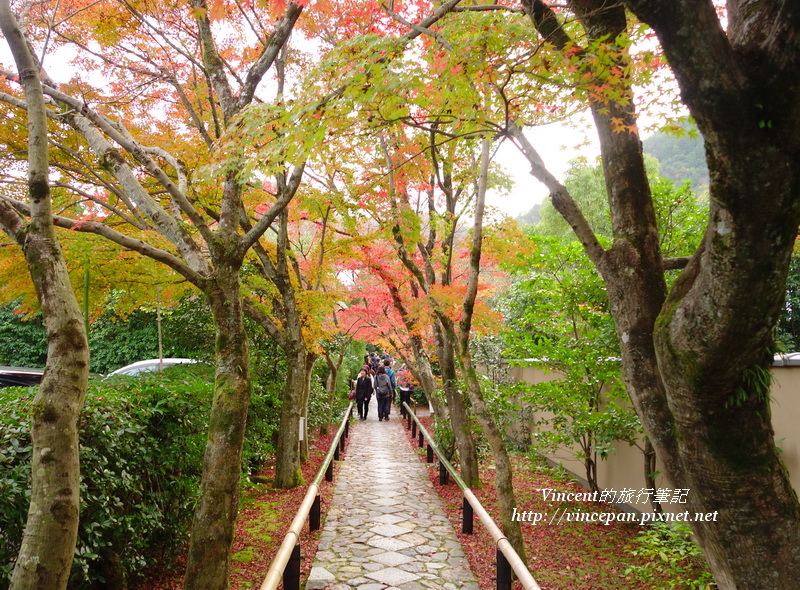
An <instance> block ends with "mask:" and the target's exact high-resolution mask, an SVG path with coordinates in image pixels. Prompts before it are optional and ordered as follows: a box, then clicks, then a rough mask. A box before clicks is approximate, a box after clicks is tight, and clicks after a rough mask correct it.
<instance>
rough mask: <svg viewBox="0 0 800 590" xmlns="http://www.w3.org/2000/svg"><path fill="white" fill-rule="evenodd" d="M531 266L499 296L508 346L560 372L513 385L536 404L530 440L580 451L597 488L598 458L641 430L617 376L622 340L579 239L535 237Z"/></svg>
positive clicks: (528, 404)
mask: <svg viewBox="0 0 800 590" xmlns="http://www.w3.org/2000/svg"><path fill="white" fill-rule="evenodd" d="M529 269H530V273H529V274H528V275H527V276H526V277H525V278H522V279H521V280H519V281H517V282H516V283H515V285H514V286H513V287H512V288H511V289H510V290H509V292H508V293H507V295H506V296H504V297H503V298H502V299H501V300H500V302H499V303H500V306H501V308H502V309H503V312H504V315H505V316H506V321H507V323H508V326H509V331H508V332H506V338H507V354H509V355H510V356H511V357H512V358H518V359H532V360H530V361H524V362H526V364H530V363H533V364H535V365H536V366H539V367H541V368H543V369H544V370H545V371H547V372H551V371H554V372H557V373H558V374H559V378H558V379H555V380H553V381H546V382H542V383H537V384H522V383H518V384H516V385H515V386H514V387H513V388H512V391H513V392H514V393H515V395H514V397H515V398H516V399H517V400H519V401H520V403H521V406H522V407H524V408H527V409H529V410H533V411H534V412H535V417H534V416H530V418H533V419H534V424H535V426H536V427H537V428H536V430H535V432H534V433H533V435H532V437H531V438H532V442H533V445H534V448H536V449H537V450H539V451H540V452H542V453H548V454H550V453H556V454H560V455H561V456H563V454H564V453H565V452H566V453H567V454H570V455H572V456H574V457H576V458H578V459H580V460H581V461H582V462H583V464H584V467H585V475H586V480H587V481H588V483H589V485H590V487H591V488H592V489H598V483H597V462H598V460H599V459H604V458H606V457H607V456H608V455H609V454H610V453H611V452H613V444H614V443H615V442H616V441H626V442H628V443H629V444H635V442H636V438H637V437H638V435H639V433H640V432H641V428H640V425H639V421H638V418H637V417H636V414H635V413H634V411H633V409H632V407H631V406H630V404H629V403H628V401H627V396H626V394H625V390H624V388H623V386H622V383H621V380H620V368H619V348H618V345H617V339H616V334H615V332H614V325H613V321H612V319H611V315H610V314H609V313H608V303H607V299H606V295H605V289H604V287H603V283H602V280H601V279H600V277H599V276H598V275H597V272H596V271H595V270H594V268H593V267H592V265H591V264H590V263H589V261H588V259H587V258H586V256H585V255H584V253H583V251H582V249H581V247H580V245H579V244H577V243H575V242H562V241H561V240H559V239H557V238H541V237H539V238H536V239H534V250H533V253H532V255H531V260H530V266H529Z"/></svg>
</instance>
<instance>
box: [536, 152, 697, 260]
mask: <svg viewBox="0 0 800 590" xmlns="http://www.w3.org/2000/svg"><path fill="white" fill-rule="evenodd" d="M645 164H646V166H647V176H648V180H649V183H650V190H651V192H652V195H653V206H654V208H655V212H656V224H657V227H658V231H659V238H660V241H661V243H660V246H661V250H662V255H663V256H665V257H669V256H689V255H691V254H692V253H693V252H694V251H695V250H696V249H697V246H698V245H699V244H700V241H701V240H702V238H703V233H704V231H705V226H706V222H707V218H708V207H707V203H706V202H704V201H702V200H700V199H698V198H697V196H696V195H695V194H694V192H693V191H692V188H691V186H690V184H689V183H688V182H682V183H681V184H680V185H676V184H675V183H673V181H672V180H670V179H669V178H667V177H665V176H662V175H661V174H660V171H659V170H660V169H659V163H658V161H657V160H655V159H654V158H652V157H648V156H645ZM565 186H566V187H567V190H569V192H570V194H571V195H572V197H573V198H574V199H575V201H576V203H578V205H579V206H580V208H581V211H583V214H584V216H585V217H586V220H587V221H588V222H589V225H590V226H591V227H592V229H593V230H594V232H595V233H596V234H597V235H598V236H600V237H605V238H610V237H612V227H611V214H610V212H609V208H608V202H607V196H606V195H607V192H606V186H605V179H604V176H603V169H602V167H601V166H599V165H595V166H589V165H587V164H584V163H581V162H574V163H573V164H572V167H571V168H570V169H569V171H568V172H567V178H566V181H565ZM541 217H542V218H541V221H540V222H539V223H538V224H536V225H535V226H533V232H535V233H536V234H537V235H543V236H552V237H560V238H565V239H569V240H575V239H576V238H575V235H574V234H573V232H572V228H570V227H569V225H568V224H567V222H566V221H564V219H563V218H562V217H561V215H560V214H559V213H558V212H557V211H556V210H555V208H554V207H553V205H552V203H550V202H549V201H548V202H546V203H544V204H543V205H542V209H541Z"/></svg>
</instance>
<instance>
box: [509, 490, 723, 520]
mask: <svg viewBox="0 0 800 590" xmlns="http://www.w3.org/2000/svg"><path fill="white" fill-rule="evenodd" d="M540 491H541V494H542V499H543V500H544V501H545V502H551V503H552V504H553V509H552V510H545V511H533V510H518V509H517V508H514V509H513V513H512V515H511V519H512V520H515V521H518V522H524V523H528V524H532V525H558V524H565V523H570V522H583V523H595V524H604V525H610V524H611V523H614V522H629V523H630V522H635V523H638V524H640V525H645V524H650V523H653V522H711V521H716V520H717V516H718V511H716V510H715V511H714V512H689V511H688V510H684V511H664V512H639V511H630V512H622V511H618V510H609V511H603V510H596V511H591V510H586V509H585V506H581V507H578V506H572V507H570V506H569V503H571V502H575V503H577V502H595V503H598V504H604V503H605V504H609V507H610V506H611V505H615V504H616V505H619V504H627V505H633V506H636V505H637V504H646V503H649V502H653V503H659V504H661V505H662V506H663V505H664V504H677V505H680V504H686V501H687V498H688V497H689V493H690V490H688V489H685V488H679V489H672V488H657V489H655V488H640V489H638V490H636V489H631V488H623V489H621V490H615V489H606V490H602V491H594V492H561V491H558V490H555V489H550V488H546V489H542V490H540ZM564 503H567V506H564Z"/></svg>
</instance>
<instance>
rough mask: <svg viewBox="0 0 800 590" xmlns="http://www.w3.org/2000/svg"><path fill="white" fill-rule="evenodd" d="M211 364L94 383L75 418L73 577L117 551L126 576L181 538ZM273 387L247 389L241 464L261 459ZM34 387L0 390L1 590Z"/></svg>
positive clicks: (10, 553)
mask: <svg viewBox="0 0 800 590" xmlns="http://www.w3.org/2000/svg"><path fill="white" fill-rule="evenodd" d="M212 383H213V371H212V369H211V368H210V367H208V366H207V365H203V364H195V365H178V366H175V367H169V368H167V369H165V370H164V371H163V372H162V373H160V374H159V373H143V374H141V375H137V376H136V377H115V378H114V379H108V380H100V381H93V382H92V383H91V384H90V388H89V391H88V393H87V397H86V404H85V408H84V412H83V414H82V418H81V425H80V426H81V433H80V445H81V446H80V460H81V475H82V481H81V524H80V531H79V538H78V546H77V550H76V556H75V561H74V563H73V571H72V584H73V586H74V587H75V588H88V587H91V585H92V584H93V583H95V582H97V581H99V580H101V579H102V578H103V576H104V575H105V573H104V570H103V568H104V567H105V566H107V564H108V563H109V562H110V561H112V560H113V559H114V557H115V556H118V557H119V563H120V567H121V568H122V569H123V570H124V571H126V572H128V574H129V575H133V573H135V572H139V571H141V569H142V568H144V567H146V566H148V565H151V564H154V563H159V564H161V565H164V562H165V558H166V556H169V555H173V554H175V551H174V550H175V549H176V547H178V546H180V545H182V544H183V543H185V541H186V531H187V530H188V527H189V523H190V521H191V516H192V512H193V510H194V503H195V499H196V497H197V493H198V486H199V481H200V473H201V470H202V463H203V461H202V459H203V452H204V449H205V442H206V431H207V421H208V413H209V409H210V405H211V391H212ZM275 383H276V386H275V387H276V389H275V390H264V389H261V390H258V389H257V390H256V392H254V395H253V398H252V402H251V406H250V412H249V413H248V424H247V432H246V440H247V443H246V445H245V448H244V453H243V457H242V463H243V471H244V472H245V473H248V472H250V471H251V470H254V469H256V468H258V467H260V466H261V464H262V463H263V460H264V458H265V457H266V455H267V454H268V453H270V452H272V435H273V433H274V432H275V431H276V429H277V422H278V417H277V409H276V403H275V402H276V399H275V398H276V395H277V394H276V393H275V391H277V389H278V388H279V387H280V381H278V380H276V381H275ZM33 395H34V390H33V389H32V388H30V389H23V388H7V389H0V407H3V408H4V412H3V414H2V417H0V588H3V587H5V585H6V583H7V578H8V576H9V575H10V572H11V568H12V567H13V559H14V558H15V557H16V553H17V551H18V550H19V546H20V542H21V539H22V530H23V527H24V524H25V518H26V514H27V509H28V502H29V497H30V495H29V491H28V487H29V484H30V455H31V443H30V419H29V416H28V411H29V407H30V403H31V401H32V399H33Z"/></svg>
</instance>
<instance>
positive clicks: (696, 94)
mask: <svg viewBox="0 0 800 590" xmlns="http://www.w3.org/2000/svg"><path fill="white" fill-rule="evenodd" d="M626 4H627V5H628V6H629V7H630V8H631V9H632V10H633V11H634V12H636V13H637V15H638V16H639V17H640V18H641V19H642V20H644V21H645V22H648V23H649V24H650V25H651V26H652V27H653V28H654V29H655V31H656V33H657V34H658V35H659V39H660V40H661V43H662V46H663V47H664V51H665V53H666V54H667V57H668V59H669V60H670V64H671V65H672V67H673V69H674V71H675V73H676V76H677V79H678V82H679V84H680V86H681V91H682V94H683V98H684V101H685V102H686V104H687V106H688V107H689V109H690V111H691V113H692V115H693V116H694V118H695V120H696V121H697V123H698V127H699V128H700V131H701V132H702V133H703V136H704V138H705V145H706V155H707V160H708V164H709V171H710V175H711V185H710V192H711V212H710V222H709V225H708V230H707V233H706V236H705V241H704V244H703V246H702V247H701V249H700V250H699V251H698V252H697V253H696V254H695V256H694V257H693V259H692V261H691V262H690V264H689V266H688V267H687V268H686V269H685V270H684V272H683V273H682V275H681V277H680V278H679V279H678V281H677V282H676V284H675V286H674V287H673V289H672V291H671V293H670V295H669V298H668V299H667V300H666V301H665V288H664V286H663V278H662V277H661V260H660V256H659V253H658V251H657V246H656V244H657V240H656V228H655V223H654V221H653V220H652V218H651V212H652V204H651V202H650V201H651V200H650V196H649V191H648V190H647V188H646V185H645V184H644V180H643V179H642V175H641V174H640V169H641V164H640V161H641V147H640V145H639V142H638V138H637V137H635V136H634V135H633V134H632V133H627V132H622V133H618V132H615V131H613V125H612V121H611V120H610V118H609V117H610V116H615V117H616V118H617V120H618V121H622V122H623V123H624V124H625V126H632V127H630V128H635V123H636V118H635V113H634V112H633V107H632V104H633V101H630V102H628V103H627V104H625V105H622V104H605V105H595V108H593V114H594V118H595V122H596V123H597V126H598V131H599V134H600V140H601V148H602V150H603V164H604V168H605V173H606V180H607V186H608V191H609V203H610V206H611V212H612V219H613V221H614V236H615V242H614V246H613V247H612V249H611V250H609V251H605V252H604V251H601V250H602V249H600V248H598V245H597V244H596V242H594V241H593V238H592V236H590V235H589V232H588V231H587V228H586V227H585V224H584V223H583V222H582V219H581V216H580V215H579V213H576V211H575V208H574V204H573V203H571V202H570V199H569V198H568V195H566V193H565V191H563V190H562V189H563V187H561V188H560V189H559V188H557V187H555V188H554V189H553V194H554V198H553V202H554V204H556V206H557V208H559V211H561V212H562V214H563V215H564V217H565V218H566V219H567V220H568V221H569V222H570V224H571V225H572V226H573V227H574V228H576V233H578V234H579V237H580V238H581V240H582V242H583V243H584V245H585V246H586V249H587V252H588V253H589V255H590V257H592V259H593V261H594V262H595V264H596V265H597V267H598V269H599V270H600V271H601V273H602V274H603V277H604V280H605V282H606V286H607V289H608V297H609V301H610V303H611V308H612V310H613V313H614V317H615V321H616V324H617V331H618V334H619V337H620V341H621V346H622V359H623V374H624V379H625V382H626V385H627V387H628V391H629V393H630V395H631V399H632V400H633V402H634V405H635V407H636V410H637V413H638V414H639V416H640V418H641V419H642V422H643V425H644V427H645V430H646V432H647V434H648V437H649V438H650V440H651V442H652V444H653V447H654V448H655V449H656V452H657V455H658V458H659V461H660V463H661V467H662V470H663V471H664V473H665V474H666V475H667V477H668V478H669V479H670V481H671V483H672V485H673V486H676V487H681V488H686V489H689V490H690V491H689V495H688V499H687V503H686V506H685V508H686V510H687V511H688V512H689V513H690V514H691V516H692V519H691V525H692V527H693V529H694V531H695V532H696V534H697V536H698V539H699V541H700V544H701V545H702V547H703V549H704V551H705V553H706V556H707V558H708V560H709V564H710V566H711V569H712V571H713V573H714V576H715V579H716V582H717V584H718V585H719V587H720V588H725V589H728V588H747V589H748V590H749V589H751V588H754V589H758V588H770V589H774V588H794V587H796V585H797V580H798V579H800V534H799V533H798V531H799V530H800V507H799V506H798V501H797V498H796V495H795V492H794V491H793V490H792V488H791V485H790V484H789V480H788V476H787V474H786V470H785V468H784V467H783V466H782V464H781V462H780V459H779V457H778V456H777V453H776V450H775V445H774V440H773V432H772V427H771V425H770V420H769V401H768V385H767V384H766V382H767V381H768V368H769V365H770V364H771V353H770V352H769V349H770V344H771V330H772V328H773V326H774V325H775V323H776V321H777V318H778V314H779V312H780V308H781V304H782V300H783V294H784V290H785V277H786V272H787V268H788V261H789V256H790V254H791V251H792V248H793V244H794V240H795V237H796V234H797V226H798V222H799V221H800V199H798V198H797V191H798V186H800V173H798V166H797V162H798V161H799V159H800V115H798V111H797V107H796V105H797V104H798V95H799V94H800V84H799V83H798V80H800V59H798V58H799V56H800V36H799V35H798V25H797V23H798V22H799V19H798V12H797V11H798V8H797V6H795V5H793V4H790V3H778V2H761V3H752V2H730V3H728V8H729V12H728V18H729V21H728V26H727V29H723V28H722V26H721V25H720V23H719V19H718V16H717V14H716V11H715V8H714V6H713V5H712V3H711V2H696V1H695V0H692V1H691V2H689V1H688V0H686V1H684V0H679V1H678V2H677V3H676V2H665V1H663V0H626ZM526 5H527V8H528V9H529V11H530V14H531V16H532V17H533V18H534V22H537V24H538V25H539V26H540V30H541V31H542V33H543V34H546V35H548V36H549V38H550V39H551V40H556V42H558V41H562V40H563V39H564V35H563V31H559V30H558V27H553V24H554V22H555V19H553V18H551V17H552V16H553V15H552V13H548V12H547V11H546V10H542V4H540V3H536V2H533V3H529V2H526ZM571 6H572V7H573V8H574V9H575V10H576V12H577V13H578V14H579V17H580V18H581V21H582V22H583V23H584V26H585V27H586V28H587V31H589V32H590V35H591V36H592V37H593V38H595V39H600V38H601V37H603V36H605V39H606V42H608V43H613V42H614V39H615V36H616V35H617V34H618V32H619V31H620V30H621V29H622V28H623V27H624V19H625V15H624V14H623V13H622V12H621V9H620V7H619V6H618V5H610V4H606V3H605V2H602V1H601V0H574V1H573V2H571ZM537 19H538V20H537ZM545 24H546V25H547V27H544V26H543V25H545ZM623 91H624V92H626V93H627V92H629V89H623ZM598 106H599V107H600V108H597V107H598ZM531 163H532V164H533V165H534V167H536V166H538V165H539V163H538V162H535V161H534V160H531ZM542 178H543V179H544V178H546V175H543V176H542ZM549 180H550V179H547V181H549ZM551 186H553V185H551ZM637 187H638V188H637ZM659 314H660V315H659ZM698 514H702V515H703V517H702V518H700V517H698V516H696V515H698ZM706 515H708V516H706Z"/></svg>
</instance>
